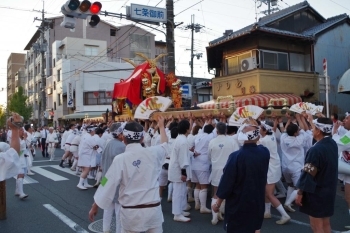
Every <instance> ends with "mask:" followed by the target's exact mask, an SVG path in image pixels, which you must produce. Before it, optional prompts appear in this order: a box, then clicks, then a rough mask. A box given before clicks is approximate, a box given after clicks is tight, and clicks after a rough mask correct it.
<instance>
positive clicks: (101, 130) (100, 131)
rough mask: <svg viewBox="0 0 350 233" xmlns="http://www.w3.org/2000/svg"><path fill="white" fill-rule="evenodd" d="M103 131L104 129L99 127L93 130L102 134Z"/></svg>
mask: <svg viewBox="0 0 350 233" xmlns="http://www.w3.org/2000/svg"><path fill="white" fill-rule="evenodd" d="M103 133H104V130H103V129H101V128H97V129H96V130H95V134H103Z"/></svg>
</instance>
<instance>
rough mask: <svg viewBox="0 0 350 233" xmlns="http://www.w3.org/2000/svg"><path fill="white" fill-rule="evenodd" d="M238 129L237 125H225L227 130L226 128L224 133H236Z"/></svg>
mask: <svg viewBox="0 0 350 233" xmlns="http://www.w3.org/2000/svg"><path fill="white" fill-rule="evenodd" d="M237 131H238V127H237V126H230V125H229V126H227V130H226V133H227V134H228V135H231V134H236V133H237Z"/></svg>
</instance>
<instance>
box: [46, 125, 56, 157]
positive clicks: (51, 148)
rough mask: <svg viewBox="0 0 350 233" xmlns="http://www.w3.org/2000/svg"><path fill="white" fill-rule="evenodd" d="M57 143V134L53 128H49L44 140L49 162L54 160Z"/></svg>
mask: <svg viewBox="0 0 350 233" xmlns="http://www.w3.org/2000/svg"><path fill="white" fill-rule="evenodd" d="M57 143H58V138H57V134H56V133H55V132H54V131H53V127H50V128H49V134H48V135H47V138H46V147H47V153H49V156H50V161H53V160H54V158H55V149H56V146H57Z"/></svg>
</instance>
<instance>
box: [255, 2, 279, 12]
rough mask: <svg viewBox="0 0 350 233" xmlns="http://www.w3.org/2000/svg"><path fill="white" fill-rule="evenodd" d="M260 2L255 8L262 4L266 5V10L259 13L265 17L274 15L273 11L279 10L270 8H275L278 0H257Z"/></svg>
mask: <svg viewBox="0 0 350 233" xmlns="http://www.w3.org/2000/svg"><path fill="white" fill-rule="evenodd" d="M258 1H260V5H259V6H258V7H257V8H260V7H261V5H262V3H265V4H266V5H267V10H265V11H261V13H263V14H265V15H270V14H271V13H274V12H275V11H278V10H279V8H278V7H276V8H271V7H273V6H277V2H278V0H258Z"/></svg>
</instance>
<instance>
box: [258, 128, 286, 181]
mask: <svg viewBox="0 0 350 233" xmlns="http://www.w3.org/2000/svg"><path fill="white" fill-rule="evenodd" d="M259 142H260V144H261V145H263V146H265V147H266V148H267V149H268V150H269V152H270V161H269V170H268V172H267V184H275V183H277V182H278V181H279V180H280V179H281V176H282V172H281V160H280V157H279V155H278V149H277V139H276V137H275V135H274V134H272V135H265V137H260V139H259Z"/></svg>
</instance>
